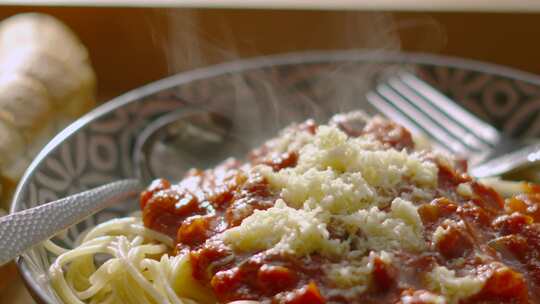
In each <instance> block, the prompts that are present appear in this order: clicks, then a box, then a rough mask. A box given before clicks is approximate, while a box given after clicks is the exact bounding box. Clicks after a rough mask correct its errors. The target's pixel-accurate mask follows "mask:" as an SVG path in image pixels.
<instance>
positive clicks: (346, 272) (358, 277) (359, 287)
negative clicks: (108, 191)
mask: <svg viewBox="0 0 540 304" xmlns="http://www.w3.org/2000/svg"><path fill="white" fill-rule="evenodd" d="M375 257H379V258H380V259H381V260H382V261H384V262H385V263H386V264H391V263H392V255H391V254H390V253H388V252H385V251H381V252H378V253H376V252H374V251H371V252H370V253H369V256H366V257H364V258H363V259H361V260H360V261H357V262H342V263H336V264H331V265H328V266H326V268H325V269H324V271H325V274H326V276H327V278H328V279H330V280H331V281H332V282H333V283H335V284H336V286H338V287H339V288H343V289H351V288H354V290H353V291H354V292H363V291H365V290H367V289H368V287H369V285H370V284H371V281H372V273H373V260H374V258H375ZM341 292H343V290H341Z"/></svg>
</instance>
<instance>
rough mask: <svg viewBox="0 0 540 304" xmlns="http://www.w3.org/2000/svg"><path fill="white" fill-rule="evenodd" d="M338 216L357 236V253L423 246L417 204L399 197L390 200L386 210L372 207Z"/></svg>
mask: <svg viewBox="0 0 540 304" xmlns="http://www.w3.org/2000/svg"><path fill="white" fill-rule="evenodd" d="M340 219H341V220H342V221H343V222H344V223H345V224H346V226H347V227H348V228H349V230H350V232H351V234H354V235H358V236H355V237H354V242H355V244H354V245H355V246H354V247H355V248H356V250H357V251H359V252H367V251H368V250H376V251H380V250H386V251H391V250H396V249H407V250H410V251H420V250H422V249H424V248H426V243H425V241H424V238H423V226H422V222H421V221H420V217H419V215H418V212H417V211H416V207H414V206H413V205H412V203H411V202H407V201H404V200H402V199H400V198H396V199H395V200H394V201H393V202H392V207H391V212H389V213H387V212H384V211H381V210H379V208H377V207H372V208H370V209H365V210H359V211H358V212H356V213H354V214H351V215H347V216H342V217H340ZM358 231H359V232H360V233H357V232H358Z"/></svg>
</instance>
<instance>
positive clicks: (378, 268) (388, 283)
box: [372, 257, 397, 291]
mask: <svg viewBox="0 0 540 304" xmlns="http://www.w3.org/2000/svg"><path fill="white" fill-rule="evenodd" d="M372 274H373V285H374V289H375V290H377V291H387V290H388V289H390V288H391V287H392V286H394V285H395V284H396V276H397V270H396V269H394V268H393V267H392V265H388V264H387V263H386V262H384V261H383V260H382V259H381V258H379V257H375V258H374V259H373V272H372Z"/></svg>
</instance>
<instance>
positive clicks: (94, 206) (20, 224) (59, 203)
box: [0, 179, 142, 265]
mask: <svg viewBox="0 0 540 304" xmlns="http://www.w3.org/2000/svg"><path fill="white" fill-rule="evenodd" d="M141 190H142V185H141V183H140V182H139V180H137V179H125V180H121V181H117V182H113V183H109V184H106V185H103V186H100V187H97V188H94V189H90V190H87V191H84V192H81V193H78V194H74V195H71V196H68V197H65V198H61V199H59V200H56V201H52V202H50V203H46V204H43V205H39V206H37V207H34V208H30V209H25V210H23V211H19V212H16V213H12V214H9V215H6V216H4V217H0V265H3V264H5V263H7V262H9V261H10V260H12V259H13V258H15V257H17V256H18V255H20V254H21V253H22V252H23V251H25V250H27V249H29V248H30V247H32V246H34V245H36V244H38V243H41V242H43V241H45V240H47V239H49V238H51V237H52V236H54V235H55V234H57V233H58V232H60V231H62V230H64V229H66V228H68V227H69V226H71V225H73V224H75V223H77V222H80V221H81V220H83V219H85V218H86V217H88V216H90V215H92V214H94V213H96V212H98V211H99V210H102V209H104V208H106V207H108V206H111V205H113V204H117V203H120V202H122V201H124V200H125V199H126V198H129V197H133V196H134V195H136V194H138V193H139V192H140V191H141Z"/></svg>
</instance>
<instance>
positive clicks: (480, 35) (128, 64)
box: [0, 7, 540, 304]
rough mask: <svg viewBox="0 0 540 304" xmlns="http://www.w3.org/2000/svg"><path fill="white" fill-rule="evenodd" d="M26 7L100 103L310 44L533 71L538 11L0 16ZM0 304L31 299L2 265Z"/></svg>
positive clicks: (537, 66)
mask: <svg viewBox="0 0 540 304" xmlns="http://www.w3.org/2000/svg"><path fill="white" fill-rule="evenodd" d="M27 11H40V12H45V13H49V14H52V15H54V16H57V17H58V18H60V19H61V20H63V21H64V22H65V23H67V24H68V25H69V26H70V27H71V28H72V29H73V30H74V31H75V32H76V33H77V34H78V35H79V37H80V38H81V40H82V41H83V43H84V44H86V46H87V47H88V48H89V50H90V55H91V58H92V62H93V64H94V67H95V69H96V71H97V76H98V80H99V97H100V99H101V100H102V101H103V100H107V99H109V98H111V97H114V96H117V95H119V94H121V93H123V92H126V91H127V90H129V89H132V88H135V87H137V86H140V85H143V84H145V83H148V82H150V81H153V80H157V79H159V78H162V77H164V76H166V75H170V74H172V73H175V72H179V71H185V70H189V69H192V68H196V67H201V66H206V65H210V64H214V63H218V62H222V61H226V60H233V59H236V58H245V57H252V56H258V55H267V54H274V53H284V52H291V51H302V50H310V49H343V48H366V47H367V48H381V49H391V50H398V49H402V50H407V51H421V52H430V53H437V54H446V55H451V56H458V57H466V58H472V59H478V60H483V61H488V62H494V63H498V64H503V65H508V66H511V67H515V68H518V69H522V70H526V71H529V72H533V73H540V60H539V59H538V56H539V54H540V39H538V37H539V36H540V15H538V14H494V13H414V12H409V13H396V14H388V13H384V14H381V13H375V12H344V11H332V12H324V11H301V10H296V11H283V10H282V11H279V10H274V11H264V10H217V9H213V10H164V9H142V8H129V9H121V8H76V7H72V8H32V7H0V19H3V18H5V17H8V16H10V15H13V14H16V13H21V12H27ZM6 286H8V287H7V288H6ZM0 303H2V304H3V303H31V301H30V300H29V298H28V296H27V294H26V293H25V292H24V290H23V289H22V288H21V285H20V281H18V279H17V275H16V273H15V272H14V271H13V268H4V269H3V270H0Z"/></svg>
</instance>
